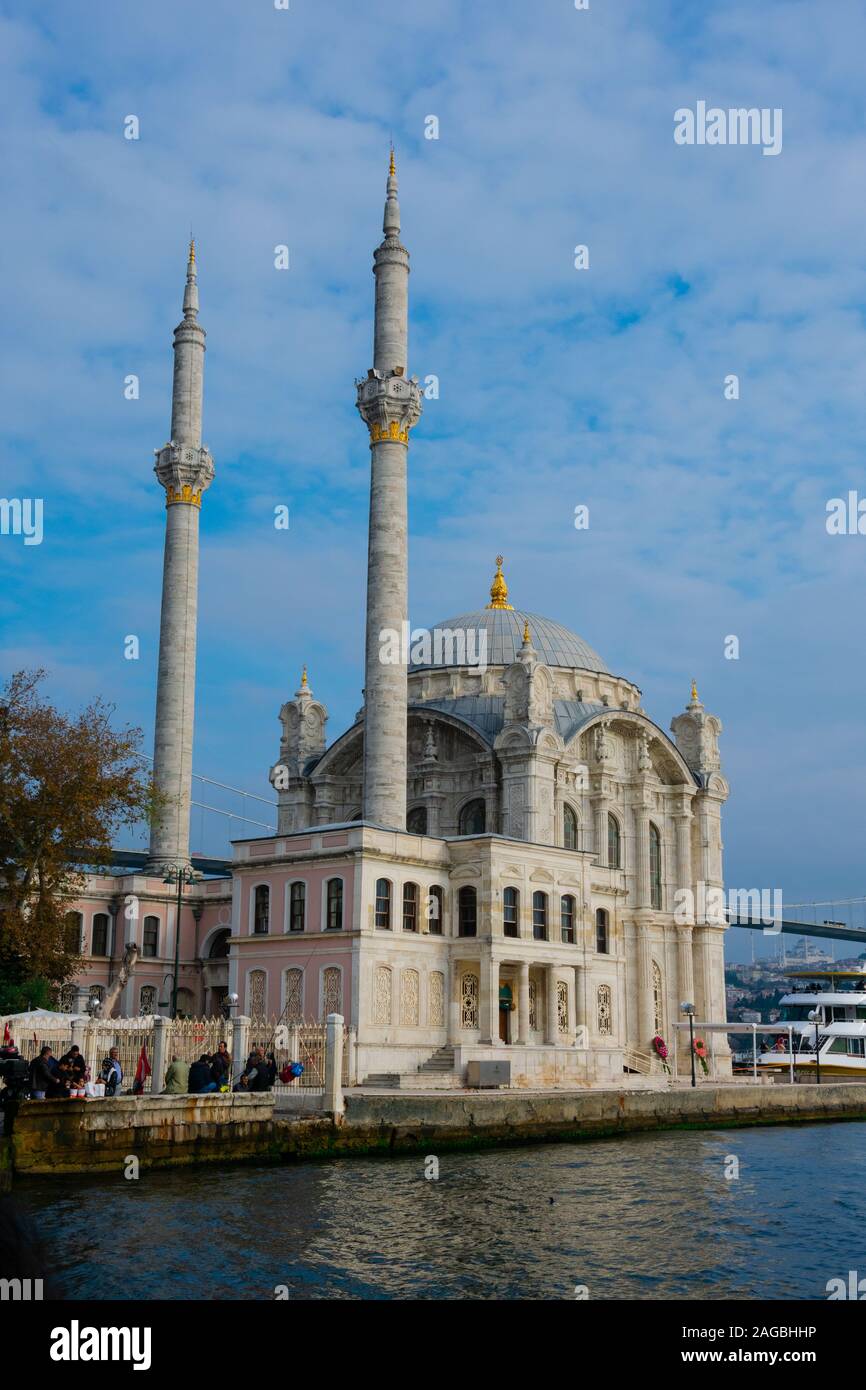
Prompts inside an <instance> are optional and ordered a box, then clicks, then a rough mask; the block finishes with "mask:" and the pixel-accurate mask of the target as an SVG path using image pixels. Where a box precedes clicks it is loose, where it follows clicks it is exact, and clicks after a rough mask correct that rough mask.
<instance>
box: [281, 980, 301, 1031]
mask: <svg viewBox="0 0 866 1390" xmlns="http://www.w3.org/2000/svg"><path fill="white" fill-rule="evenodd" d="M285 976H286V1006H285V1011H284V1012H285V1016H286V1021H287V1022H288V1023H301V1022H302V1021H303V1017H304V972H303V970H299V969H298V968H297V966H293V967H292V968H291V969H290V970H287V971H286V972H285Z"/></svg>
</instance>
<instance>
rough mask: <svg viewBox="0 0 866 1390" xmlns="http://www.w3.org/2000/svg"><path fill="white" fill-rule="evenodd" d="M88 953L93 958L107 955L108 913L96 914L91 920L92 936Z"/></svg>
mask: <svg viewBox="0 0 866 1390" xmlns="http://www.w3.org/2000/svg"><path fill="white" fill-rule="evenodd" d="M90 953H91V955H94V956H107V955H108V913H107V912H97V914H96V916H95V917H94V919H93V935H92V937H91V946H90Z"/></svg>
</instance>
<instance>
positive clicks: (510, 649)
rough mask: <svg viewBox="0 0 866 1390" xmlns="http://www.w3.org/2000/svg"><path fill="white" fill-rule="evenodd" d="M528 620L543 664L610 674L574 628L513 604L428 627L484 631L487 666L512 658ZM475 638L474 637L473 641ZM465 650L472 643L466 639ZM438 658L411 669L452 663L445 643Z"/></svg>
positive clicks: (533, 643)
mask: <svg viewBox="0 0 866 1390" xmlns="http://www.w3.org/2000/svg"><path fill="white" fill-rule="evenodd" d="M527 623H529V636H530V640H531V641H532V645H533V647H534V648H535V651H536V653H537V655H538V659H539V661H541V662H544V664H545V665H546V666H566V667H569V668H570V669H571V670H577V671H601V672H603V673H604V674H605V675H610V672H609V671H608V668H607V667H606V666H605V664H604V662H603V661H602V659H601V657H600V656H599V654H598V652H595V651H593V649H592V647H590V646H588V645H587V643H586V642H584V640H583V638H582V637H578V635H577V633H576V632H571V631H570V629H569V628H567V627H563V626H562V624H561V623H554V622H552V621H551V619H550V618H541V617H539V616H538V614H537V613H523V612H521V611H520V610H519V609H516V608H482V609H479V610H478V611H477V612H475V613H461V614H460V616H459V617H457V618H445V619H443V620H442V621H441V622H438V623H436V624H435V626H434V628H433V629H431V630H432V631H433V632H434V633H435V631H436V629H440V630H450V631H452V632H453V631H461V630H462V631H464V632H466V631H472V632H476V633H481V632H482V631H485V632H486V633H487V664H488V666H508V665H510V664H511V662H512V661H514V660H516V657H517V653H518V652H519V651H520V648H521V647H522V646H523V629H524V627H525V626H526V624H527ZM478 640H479V639H478V638H477V637H476V638H475V641H476V643H477V642H478ZM467 647H468V648H469V650H470V651H471V650H472V647H471V646H470V645H469V643H467ZM443 656H444V657H445V659H444V660H442V661H437V660H436V659H435V650H434V659H433V661H431V662H429V663H427V662H425V663H418V664H415V663H413V664H412V665H411V666H410V668H409V669H410V670H411V671H427V670H432V669H433V668H435V667H443V666H446V667H447V666H453V665H455V664H456V662H454V661H450V660H448V659H447V647H446V649H445V652H444V653H443Z"/></svg>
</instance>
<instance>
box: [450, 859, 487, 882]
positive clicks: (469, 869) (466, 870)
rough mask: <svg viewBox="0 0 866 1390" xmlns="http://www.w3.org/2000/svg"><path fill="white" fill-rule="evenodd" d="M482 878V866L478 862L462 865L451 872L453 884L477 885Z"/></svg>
mask: <svg viewBox="0 0 866 1390" xmlns="http://www.w3.org/2000/svg"><path fill="white" fill-rule="evenodd" d="M480 878H481V865H480V864H479V863H477V862H473V863H471V864H460V865H459V867H457V868H456V869H453V870H452V872H451V882H452V883H477V882H479V880H480Z"/></svg>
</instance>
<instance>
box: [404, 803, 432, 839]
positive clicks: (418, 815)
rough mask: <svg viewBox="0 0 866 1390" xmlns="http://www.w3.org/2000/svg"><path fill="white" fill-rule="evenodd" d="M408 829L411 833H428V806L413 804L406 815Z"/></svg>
mask: <svg viewBox="0 0 866 1390" xmlns="http://www.w3.org/2000/svg"><path fill="white" fill-rule="evenodd" d="M406 830H407V831H408V833H409V834H410V835H426V834H427V807H426V806H413V807H412V810H411V811H410V812H409V814H408V816H407V817H406Z"/></svg>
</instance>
